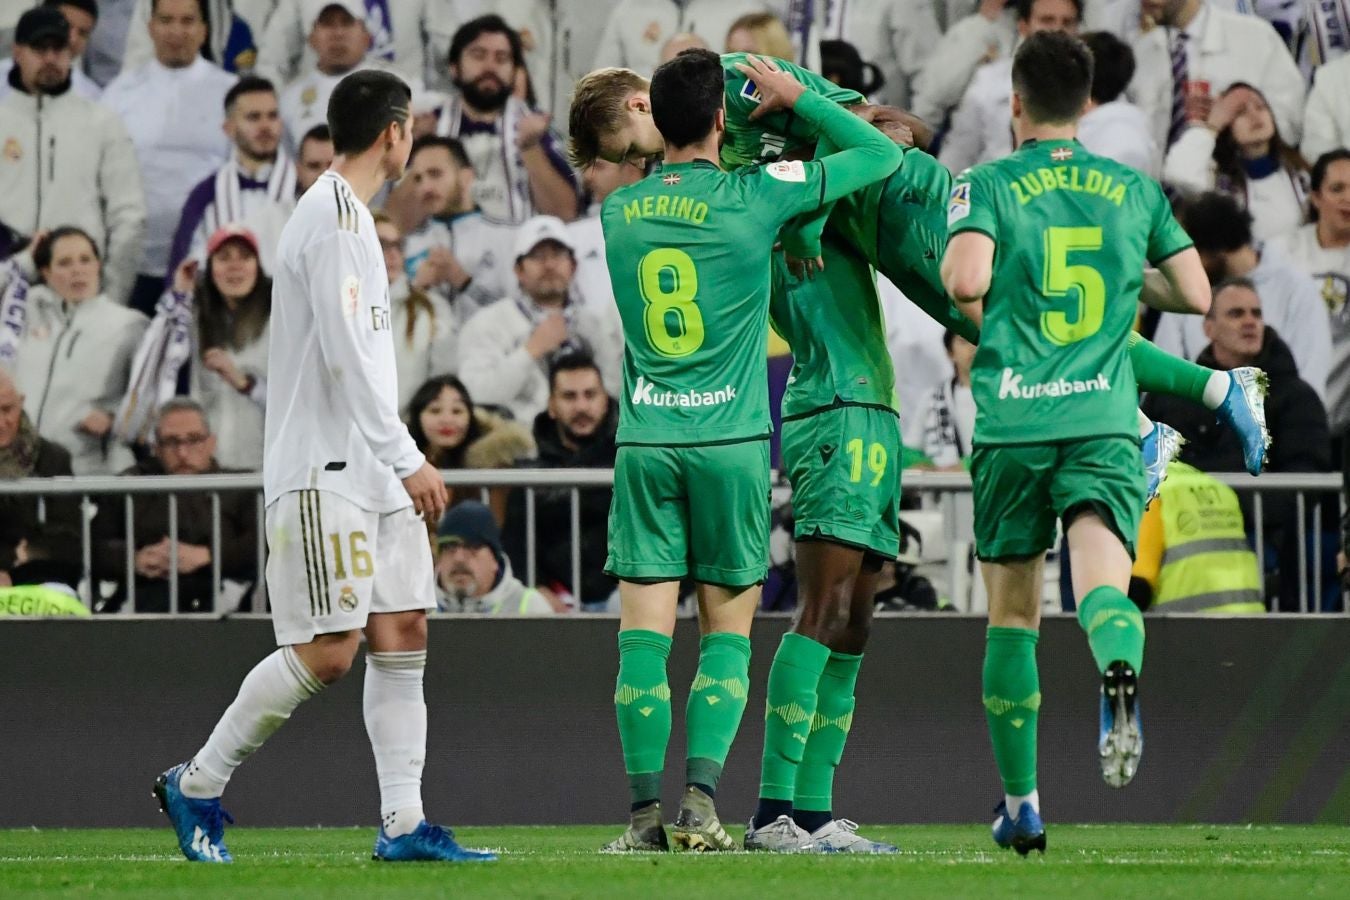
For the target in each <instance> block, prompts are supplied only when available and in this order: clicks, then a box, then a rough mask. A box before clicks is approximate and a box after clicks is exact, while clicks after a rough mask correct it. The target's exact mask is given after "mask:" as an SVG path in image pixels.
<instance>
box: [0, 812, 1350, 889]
mask: <svg viewBox="0 0 1350 900" xmlns="http://www.w3.org/2000/svg"><path fill="white" fill-rule="evenodd" d="M617 833H618V829H617V828H604V827H593V826H585V827H567V828H465V829H462V830H461V831H460V832H459V833H458V837H459V838H460V840H461V842H462V843H464V844H466V845H469V846H477V847H492V848H496V849H498V850H499V851H500V852H501V853H502V858H501V860H500V861H499V862H497V863H489V864H473V865H443V864H395V865H391V864H382V863H375V862H372V861H371V859H370V850H371V845H372V843H373V840H374V831H373V829H260V828H234V829H231V830H229V831H228V832H227V842H228V844H229V846H230V849H231V851H232V852H233V854H234V856H235V859H236V862H235V863H234V865H232V866H207V865H190V864H188V863H187V862H186V861H185V860H184V859H183V858H182V857H181V856H180V855H179V853H178V850H177V847H176V846H175V845H174V843H173V837H172V834H171V832H170V831H169V829H168V828H167V827H166V828H163V829H159V830H150V829H122V830H89V831H38V830H30V831H17V830H16V831H0V897H15V896H25V895H42V896H47V897H53V896H56V897H59V896H91V895H97V896H100V897H102V896H119V897H191V898H203V897H236V898H246V900H259V898H265V897H267V898H270V897H288V898H290V897H311V896H313V897H349V896H350V897H386V896H388V897H395V896H397V897H400V898H405V897H455V898H461V897H512V898H517V897H577V898H594V897H618V898H624V900H630V898H640V897H664V898H675V900H681V898H691V900H692V898H704V897H708V898H731V897H753V898H756V900H769V898H771V900H778V898H795V897H809V898H819V900H843V898H849V900H852V898H861V897H906V898H909V897H941V898H943V900H951V898H957V897H977V898H980V900H987V898H991V897H1025V898H1028V900H1049V898H1059V897H1065V898H1073V900H1096V898H1098V897H1105V898H1110V900H1124V898H1130V897H1143V898H1148V900H1158V898H1164V897H1184V898H1188V900H1189V898H1209V897H1222V898H1224V900H1233V898H1246V897H1279V898H1286V897H1337V898H1344V897H1350V829H1346V828H1322V827H1316V828H1314V827H1271V826H1263V827H1245V828H1244V827H1218V826H1137V825H1094V826H1074V825H1056V824H1053V823H1052V824H1051V825H1050V826H1049V828H1048V836H1049V839H1050V847H1049V851H1048V852H1047V853H1046V855H1045V856H1044V857H1043V858H1039V857H1037V856H1036V855H1035V854H1033V855H1032V856H1031V857H1029V858H1027V859H1021V858H1019V857H1017V856H1016V854H1014V853H1013V852H1012V851H1000V850H998V849H997V848H996V847H995V846H994V844H993V843H992V841H990V839H989V830H988V828H987V827H984V826H903V827H896V826H892V827H876V828H869V829H866V832H865V833H866V834H869V835H873V836H876V837H879V838H884V839H887V840H891V841H894V842H896V843H898V844H899V845H900V846H901V848H902V850H903V852H902V853H901V854H900V855H899V856H892V857H845V856H834V857H822V856H770V855H765V854H746V853H734V854H708V855H701V856H700V855H695V854H688V853H681V854H663V855H643V856H606V855H601V854H598V853H596V852H595V849H596V848H597V847H599V846H600V845H601V844H602V843H604V842H605V841H607V840H609V839H610V838H612V837H614V836H615V835H616V834H617ZM736 836H737V837H739V835H736Z"/></svg>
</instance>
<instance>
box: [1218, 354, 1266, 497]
mask: <svg viewBox="0 0 1350 900" xmlns="http://www.w3.org/2000/svg"><path fill="white" fill-rule="evenodd" d="M1228 377H1229V380H1230V383H1229V385H1228V394H1227V396H1225V397H1224V398H1223V403H1221V404H1219V408H1218V409H1216V410H1214V414H1215V415H1217V416H1218V417H1219V421H1220V422H1222V423H1223V424H1225V425H1227V426H1228V427H1229V428H1231V429H1233V431H1235V432H1237V436H1238V437H1239V438H1240V439H1241V440H1242V461H1243V463H1244V464H1245V465H1246V467H1247V471H1248V472H1249V473H1251V474H1252V475H1260V474H1261V467H1262V466H1264V465H1265V462H1266V450H1268V449H1269V448H1270V432H1269V431H1267V430H1266V391H1267V390H1269V388H1270V379H1269V378H1267V377H1266V373H1265V372H1263V371H1261V370H1260V369H1258V368H1255V367H1253V366H1243V367H1242V368H1239V369H1233V370H1231V371H1230V372H1228Z"/></svg>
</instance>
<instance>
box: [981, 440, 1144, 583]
mask: <svg viewBox="0 0 1350 900" xmlns="http://www.w3.org/2000/svg"><path fill="white" fill-rule="evenodd" d="M970 475H971V481H972V483H973V490H974V495H975V553H976V555H977V556H979V558H980V559H982V560H986V561H989V562H998V561H1001V560H1012V559H1025V558H1027V557H1030V556H1035V555H1037V554H1039V553H1044V552H1045V551H1046V550H1049V549H1050V548H1051V547H1052V546H1054V543H1055V522H1056V521H1057V520H1059V519H1063V518H1064V516H1065V513H1070V512H1074V511H1076V510H1079V509H1083V508H1087V509H1090V510H1091V511H1093V512H1095V513H1096V514H1097V515H1099V516H1100V517H1101V519H1102V521H1103V522H1105V523H1106V526H1107V527H1108V528H1110V529H1111V530H1112V531H1114V532H1115V533H1116V537H1118V538H1120V540H1121V543H1123V544H1124V545H1125V549H1126V550H1128V551H1129V553H1130V556H1131V557H1133V556H1134V541H1135V537H1136V536H1137V535H1138V534H1139V520H1140V518H1141V517H1142V516H1143V513H1144V492H1145V489H1146V484H1145V479H1144V462H1143V458H1142V457H1141V456H1140V455H1139V442H1138V441H1137V440H1131V439H1129V438H1123V437H1107V438H1087V439H1084V440H1080V441H1069V442H1065V443H1058V444H1024V445H1017V446H1000V447H976V448H975V452H974V453H973V454H972V456H971V461H970Z"/></svg>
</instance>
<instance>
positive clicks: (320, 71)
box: [268, 0, 422, 148]
mask: <svg viewBox="0 0 1350 900" xmlns="http://www.w3.org/2000/svg"><path fill="white" fill-rule="evenodd" d="M300 9H301V10H302V12H303V21H304V22H305V33H306V34H308V35H309V38H308V40H309V46H310V48H311V49H313V51H314V61H313V63H312V64H311V65H309V66H308V67H306V68H303V69H301V70H300V72H299V73H298V74H297V75H296V76H295V77H294V78H292V79H291V80H290V82H289V83H288V84H287V85H286V87H285V88H284V89H283V90H282V92H281V119H282V121H283V122H285V123H286V141H287V146H289V147H292V148H294V147H296V146H297V145H298V144H299V143H300V139H301V138H302V137H304V135H305V133H306V132H308V131H309V130H310V129H311V128H313V127H314V126H315V125H320V124H322V123H323V122H325V121H327V116H328V98H329V97H330V96H332V94H333V88H334V87H336V86H337V83H338V82H339V81H341V80H342V79H343V77H344V76H346V75H348V74H350V73H352V72H355V71H357V70H358V69H381V70H384V71H393V67H392V66H390V65H389V64H388V63H387V62H386V61H385V60H383V59H381V58H380V57H379V56H378V55H376V54H374V53H372V52H371V40H372V36H371V33H370V29H369V28H368V26H367V24H366V21H367V20H366V6H365V3H363V2H362V0H303V2H302V3H301V5H300ZM282 18H283V14H282V10H280V9H278V10H277V11H276V12H275V13H274V14H273V19H274V20H278V19H282ZM271 33H272V32H271V29H270V28H269V30H268V34H271ZM414 74H415V73H414ZM399 75H400V77H402V78H403V79H404V80H405V81H407V82H408V84H409V86H411V87H412V89H413V91H414V93H416V92H418V91H421V90H422V82H421V79H419V78H414V77H409V76H408V75H406V74H404V73H401V72H400V73H399Z"/></svg>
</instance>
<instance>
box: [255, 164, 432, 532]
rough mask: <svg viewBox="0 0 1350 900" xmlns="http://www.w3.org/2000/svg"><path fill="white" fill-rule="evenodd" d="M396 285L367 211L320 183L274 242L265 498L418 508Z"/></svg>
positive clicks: (349, 195) (337, 179)
mask: <svg viewBox="0 0 1350 900" xmlns="http://www.w3.org/2000/svg"><path fill="white" fill-rule="evenodd" d="M390 325H391V316H390V308H389V279H388V277H387V276H386V275H385V268H384V255H383V253H381V251H380V242H379V239H378V238H377V237H376V234H375V222H374V220H373V219H372V218H371V215H370V210H369V209H367V208H366V205H365V204H364V203H362V202H361V201H360V200H358V199H357V197H356V194H355V193H354V192H353V191H352V188H351V185H349V184H348V183H347V181H346V180H345V179H344V178H342V176H341V175H338V174H337V173H336V172H333V171H331V170H330V171H328V172H325V173H324V174H323V175H321V176H320V177H319V180H318V181H316V182H315V183H314V186H313V187H311V188H310V189H309V190H308V191H306V192H305V194H304V196H303V197H301V198H300V201H299V202H298V203H297V204H296V208H295V213H294V214H293V215H292V216H291V219H290V221H289V222H287V223H286V227H285V228H284V229H282V232H281V240H280V242H279V243H278V245H277V271H276V274H275V276H274V278H273V281H272V321H271V336H270V345H269V357H270V358H269V363H268V377H267V424H266V433H265V437H264V442H263V491H264V494H265V497H266V502H267V503H268V504H269V505H270V504H271V503H272V502H273V501H274V500H276V499H277V498H278V497H280V496H281V495H282V494H285V493H287V492H288V491H299V490H306V489H317V490H323V491H332V492H333V493H336V494H341V495H342V496H343V497H346V498H347V499H348V500H350V501H352V502H353V503H355V504H356V505H357V506H360V507H361V508H362V509H366V510H369V511H371V512H382V513H383V512H393V511H395V510H398V509H401V508H403V507H406V506H411V505H412V500H411V499H410V498H409V497H408V494H407V492H406V491H405V490H404V488H403V484H402V482H401V479H403V478H406V477H407V476H409V475H411V474H412V473H413V472H415V471H417V469H418V468H419V467H420V466H421V465H422V463H423V462H424V461H425V457H424V456H423V455H422V453H421V451H419V450H418V449H417V445H416V444H414V443H413V439H412V437H411V436H410V435H409V434H408V428H407V426H406V425H404V423H403V421H402V420H401V419H400V418H399V416H398V372H397V367H396V365H395V359H394V341H393V332H392V331H391V328H390Z"/></svg>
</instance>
